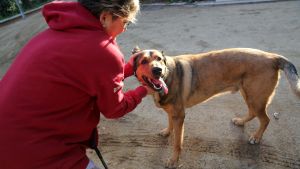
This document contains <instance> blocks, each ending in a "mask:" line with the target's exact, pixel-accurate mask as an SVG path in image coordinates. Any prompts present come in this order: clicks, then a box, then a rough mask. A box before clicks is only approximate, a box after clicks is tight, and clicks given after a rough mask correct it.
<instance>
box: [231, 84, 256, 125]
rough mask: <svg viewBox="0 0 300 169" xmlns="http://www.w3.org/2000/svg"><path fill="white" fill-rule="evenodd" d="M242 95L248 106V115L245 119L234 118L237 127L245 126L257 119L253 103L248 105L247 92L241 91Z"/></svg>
mask: <svg viewBox="0 0 300 169" xmlns="http://www.w3.org/2000/svg"><path fill="white" fill-rule="evenodd" d="M240 93H241V95H242V96H243V98H244V100H245V102H246V104H247V106H248V113H247V115H246V116H244V117H234V118H232V122H233V124H235V125H238V126H243V125H244V124H245V123H246V122H248V121H250V120H252V119H253V118H254V117H255V113H254V110H253V108H252V106H251V103H248V102H249V101H247V95H246V93H245V91H244V90H243V89H240Z"/></svg>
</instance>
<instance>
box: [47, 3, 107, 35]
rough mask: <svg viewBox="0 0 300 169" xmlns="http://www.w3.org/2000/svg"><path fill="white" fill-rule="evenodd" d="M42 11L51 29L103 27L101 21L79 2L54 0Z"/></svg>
mask: <svg viewBox="0 0 300 169" xmlns="http://www.w3.org/2000/svg"><path fill="white" fill-rule="evenodd" d="M42 12H43V16H44V18H45V20H46V22H47V24H48V25H49V27H50V28H51V29H55V30H67V29H72V28H81V29H98V30H99V29H102V26H101V24H100V21H99V20H98V19H97V18H96V17H95V16H93V15H92V14H91V13H90V12H89V11H88V10H87V9H86V8H84V7H83V6H82V5H81V4H79V3H78V2H64V1H53V2H51V3H48V4H46V5H45V6H44V7H43V10H42Z"/></svg>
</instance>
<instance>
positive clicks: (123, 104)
mask: <svg viewBox="0 0 300 169" xmlns="http://www.w3.org/2000/svg"><path fill="white" fill-rule="evenodd" d="M101 53H102V55H103V57H104V58H103V59H101V61H100V62H101V63H102V65H101V67H99V72H98V73H97V74H95V76H97V78H96V79H98V83H97V82H96V83H94V86H95V88H96V96H97V105H98V108H99V110H100V112H101V113H102V114H103V115H104V116H105V117H106V118H119V117H122V116H124V115H125V114H127V113H128V112H130V111H132V110H133V109H134V108H135V107H136V106H137V105H138V104H139V103H140V102H141V100H142V99H143V98H144V97H145V96H146V95H147V90H146V88H145V87H143V86H139V87H137V88H136V89H134V90H129V91H127V92H124V91H123V86H124V83H123V80H124V74H125V76H126V74H130V68H126V66H125V64H124V58H123V55H122V53H121V52H120V51H119V49H118V47H117V46H114V45H113V44H111V45H108V46H107V47H106V50H103V51H102V52H101ZM127 69H128V70H127ZM126 71H128V72H127V73H126Z"/></svg>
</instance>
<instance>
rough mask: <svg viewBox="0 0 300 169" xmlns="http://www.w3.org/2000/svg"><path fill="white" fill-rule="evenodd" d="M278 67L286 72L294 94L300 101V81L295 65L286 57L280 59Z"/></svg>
mask: <svg viewBox="0 0 300 169" xmlns="http://www.w3.org/2000/svg"><path fill="white" fill-rule="evenodd" d="M278 63H279V64H278V66H279V68H280V69H281V70H283V71H284V73H285V75H286V77H287V79H288V81H289V83H290V87H291V89H292V90H293V92H294V93H295V94H296V95H297V96H298V98H299V99H300V79H299V75H298V73H297V69H296V67H295V65H293V64H292V63H291V62H290V61H289V60H288V59H287V58H285V57H284V56H279V57H278Z"/></svg>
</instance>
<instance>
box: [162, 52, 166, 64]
mask: <svg viewBox="0 0 300 169" xmlns="http://www.w3.org/2000/svg"><path fill="white" fill-rule="evenodd" d="M161 55H162V57H163V58H164V63H165V65H167V58H166V56H165V53H164V51H163V50H162V51H161Z"/></svg>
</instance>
